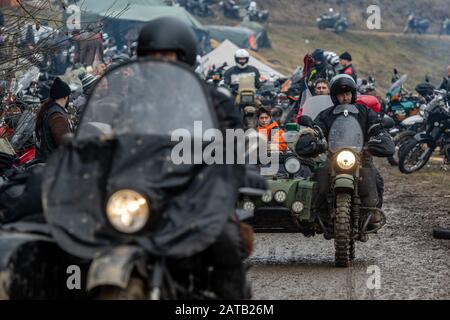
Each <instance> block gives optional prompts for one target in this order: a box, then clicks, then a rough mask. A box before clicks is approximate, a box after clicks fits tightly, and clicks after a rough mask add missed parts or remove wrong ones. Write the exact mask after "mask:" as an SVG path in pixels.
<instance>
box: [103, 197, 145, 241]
mask: <svg viewBox="0 0 450 320" xmlns="http://www.w3.org/2000/svg"><path fill="white" fill-rule="evenodd" d="M106 216H107V217H108V220H109V222H110V223H111V225H112V226H113V227H114V228H115V229H116V230H118V231H120V232H123V233H136V232H138V231H140V230H142V228H144V227H145V225H146V224H147V222H148V219H149V217H150V208H149V206H148V203H147V199H146V198H145V197H144V196H142V195H141V194H140V193H138V192H136V191H133V190H120V191H117V192H115V193H113V194H112V195H111V196H110V197H109V199H108V203H107V204H106Z"/></svg>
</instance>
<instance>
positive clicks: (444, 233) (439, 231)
mask: <svg viewBox="0 0 450 320" xmlns="http://www.w3.org/2000/svg"><path fill="white" fill-rule="evenodd" d="M433 237H434V238H435V239H440V240H450V229H445V228H434V229H433Z"/></svg>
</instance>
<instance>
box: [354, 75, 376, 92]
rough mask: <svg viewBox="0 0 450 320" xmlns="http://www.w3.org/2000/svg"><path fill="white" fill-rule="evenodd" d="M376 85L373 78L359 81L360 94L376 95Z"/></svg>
mask: <svg viewBox="0 0 450 320" xmlns="http://www.w3.org/2000/svg"><path fill="white" fill-rule="evenodd" d="M376 88H377V86H376V83H375V79H374V78H373V77H372V76H369V79H368V80H366V79H358V93H359V94H362V95H376Z"/></svg>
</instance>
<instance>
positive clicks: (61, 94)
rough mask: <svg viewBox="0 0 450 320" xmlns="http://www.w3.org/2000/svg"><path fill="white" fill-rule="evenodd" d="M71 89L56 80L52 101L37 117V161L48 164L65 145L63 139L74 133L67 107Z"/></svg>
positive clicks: (51, 95) (43, 106)
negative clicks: (60, 147) (52, 155)
mask: <svg viewBox="0 0 450 320" xmlns="http://www.w3.org/2000/svg"><path fill="white" fill-rule="evenodd" d="M70 93H71V90H70V87H69V85H68V84H67V83H65V82H63V81H62V80H61V79H60V78H56V79H55V81H54V82H53V84H52V86H51V88H50V99H48V101H47V102H45V103H44V104H43V105H42V107H41V109H40V110H39V113H38V114H37V117H36V140H37V144H36V148H37V155H36V159H38V160H40V161H42V162H46V161H47V159H48V158H49V156H50V155H51V154H52V153H53V152H54V151H55V150H56V149H57V148H58V147H59V146H60V145H62V144H63V142H64V140H63V137H64V136H65V135H66V134H69V133H71V132H72V126H71V124H70V121H69V114H68V112H67V106H68V104H69V97H70Z"/></svg>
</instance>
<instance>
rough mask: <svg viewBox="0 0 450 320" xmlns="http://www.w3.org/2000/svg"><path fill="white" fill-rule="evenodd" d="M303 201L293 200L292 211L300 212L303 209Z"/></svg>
mask: <svg viewBox="0 0 450 320" xmlns="http://www.w3.org/2000/svg"><path fill="white" fill-rule="evenodd" d="M303 208H304V206H303V203H301V202H300V201H295V202H294V203H293V204H292V211H294V213H301V212H302V211H303Z"/></svg>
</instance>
